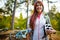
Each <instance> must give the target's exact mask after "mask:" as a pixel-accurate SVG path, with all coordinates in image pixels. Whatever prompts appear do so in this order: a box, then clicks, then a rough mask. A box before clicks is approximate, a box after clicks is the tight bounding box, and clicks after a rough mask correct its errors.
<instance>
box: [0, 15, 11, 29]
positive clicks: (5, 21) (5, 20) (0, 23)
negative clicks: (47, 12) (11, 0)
mask: <svg viewBox="0 0 60 40" xmlns="http://www.w3.org/2000/svg"><path fill="white" fill-rule="evenodd" d="M0 19H1V20H0V29H1V28H6V27H7V28H10V23H11V16H2V15H0Z"/></svg>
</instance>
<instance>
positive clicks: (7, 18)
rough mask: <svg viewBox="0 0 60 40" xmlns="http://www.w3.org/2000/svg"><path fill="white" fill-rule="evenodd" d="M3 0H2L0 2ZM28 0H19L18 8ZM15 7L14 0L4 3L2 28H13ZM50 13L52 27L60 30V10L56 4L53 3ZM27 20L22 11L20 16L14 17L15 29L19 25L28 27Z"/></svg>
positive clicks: (0, 22) (0, 25)
mask: <svg viewBox="0 0 60 40" xmlns="http://www.w3.org/2000/svg"><path fill="white" fill-rule="evenodd" d="M1 1H2V0H0V2H1ZM3 1H4V0H3ZM27 1H28V0H26V1H23V0H22V2H20V3H19V2H18V1H17V3H16V9H17V8H18V7H20V4H22V3H24V2H26V3H27ZM1 5H2V4H1ZM32 5H33V1H32ZM13 9H14V0H6V2H5V3H4V6H3V7H1V8H0V29H3V28H8V29H10V28H11V21H12V14H13ZM31 13H33V10H31ZM45 13H46V12H45ZM48 15H49V17H50V20H51V24H52V27H53V28H54V29H56V30H58V31H60V12H59V11H56V5H53V6H52V7H51V10H49V14H48ZM26 22H27V17H26V18H23V15H22V13H21V12H20V17H19V18H17V17H14V29H16V28H17V27H19V28H20V29H26Z"/></svg>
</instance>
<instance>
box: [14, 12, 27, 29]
mask: <svg viewBox="0 0 60 40" xmlns="http://www.w3.org/2000/svg"><path fill="white" fill-rule="evenodd" d="M14 27H15V29H16V28H17V27H19V29H21V30H24V29H26V18H25V19H23V16H22V13H20V18H19V19H17V18H16V20H15V25H14Z"/></svg>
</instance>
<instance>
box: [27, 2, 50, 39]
mask: <svg viewBox="0 0 60 40" xmlns="http://www.w3.org/2000/svg"><path fill="white" fill-rule="evenodd" d="M43 9H44V6H43V3H42V2H41V1H36V2H35V3H34V13H33V14H32V16H31V17H30V19H28V24H29V26H30V28H28V30H29V31H32V34H33V36H32V39H31V40H48V38H47V35H46V33H45V31H44V30H46V29H44V25H45V23H46V20H45V18H44V14H43ZM29 26H28V27H29ZM46 31H48V30H46ZM30 34H31V33H29V34H28V35H27V37H28V38H27V40H29V35H30ZM50 34H51V33H50Z"/></svg>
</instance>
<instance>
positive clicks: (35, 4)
mask: <svg viewBox="0 0 60 40" xmlns="http://www.w3.org/2000/svg"><path fill="white" fill-rule="evenodd" d="M37 3H39V4H40V5H42V7H43V8H44V6H43V4H42V2H41V1H36V2H35V3H34V13H33V15H32V16H31V18H30V28H31V29H32V30H34V26H35V23H34V22H35V20H36V18H37V15H38V13H37V10H36V6H37ZM42 11H43V9H42ZM42 11H41V12H42Z"/></svg>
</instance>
